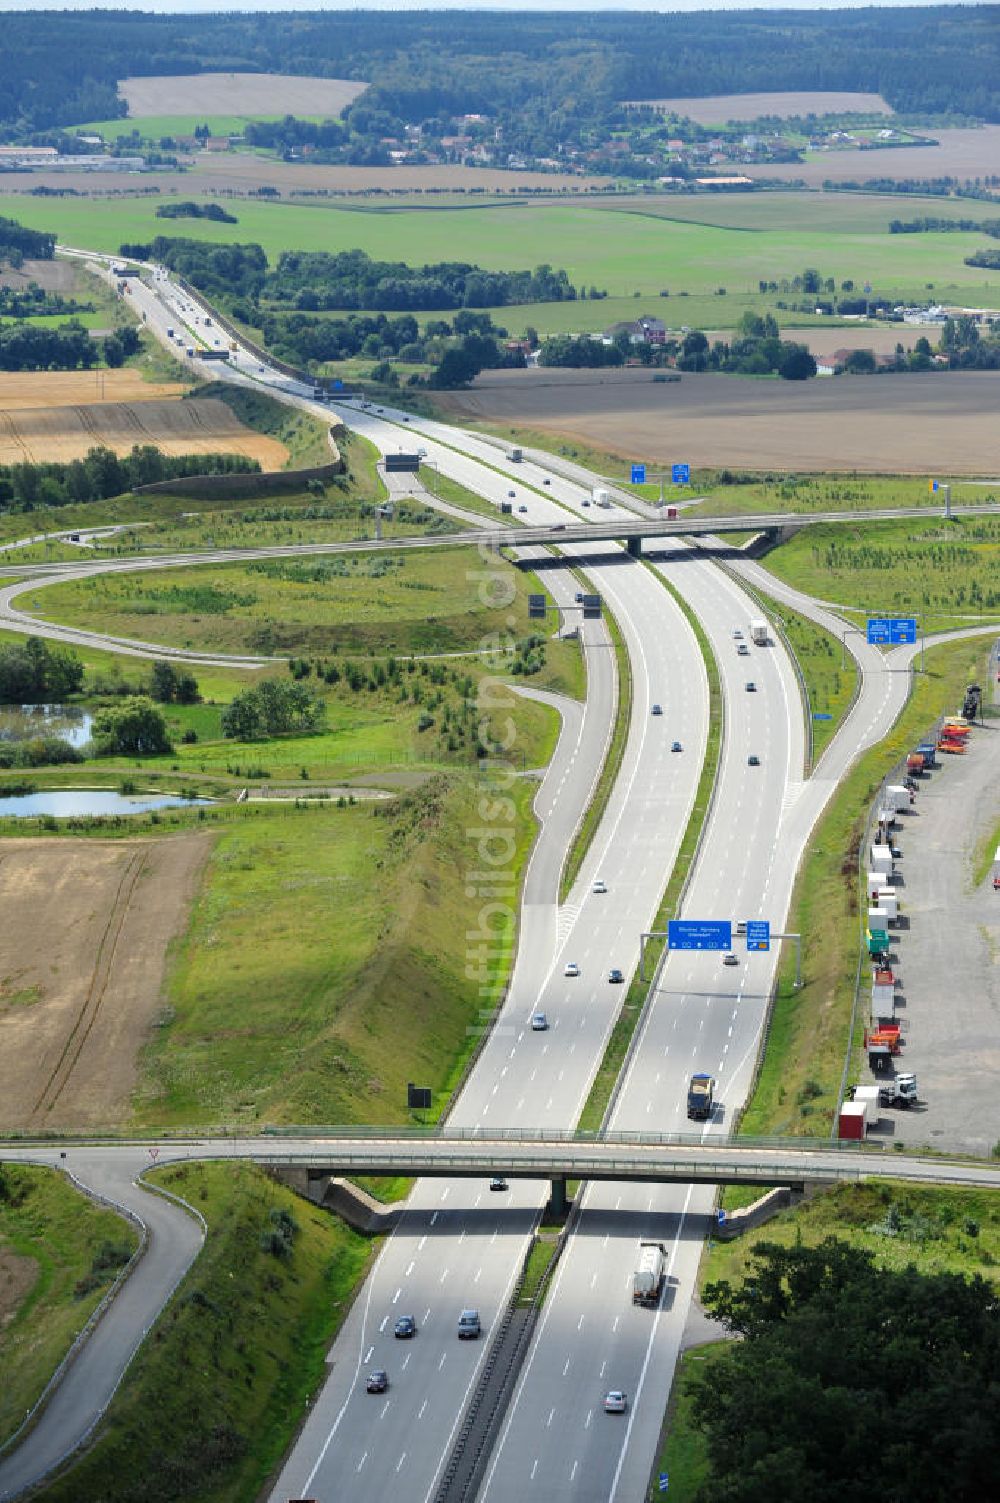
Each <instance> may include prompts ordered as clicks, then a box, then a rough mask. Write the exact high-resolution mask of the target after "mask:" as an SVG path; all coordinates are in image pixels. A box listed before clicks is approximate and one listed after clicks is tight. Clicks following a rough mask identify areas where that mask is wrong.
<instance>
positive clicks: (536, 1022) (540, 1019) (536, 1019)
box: [531, 1012, 549, 1033]
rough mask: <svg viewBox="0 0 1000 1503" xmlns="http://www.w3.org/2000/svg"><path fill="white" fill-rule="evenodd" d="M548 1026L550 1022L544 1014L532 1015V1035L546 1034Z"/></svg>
mask: <svg viewBox="0 0 1000 1503" xmlns="http://www.w3.org/2000/svg"><path fill="white" fill-rule="evenodd" d="M548 1026H549V1020H548V1018H547V1017H546V1016H545V1014H544V1013H543V1012H533V1013H532V1014H531V1031H532V1033H544V1032H545V1030H546V1029H547V1028H548Z"/></svg>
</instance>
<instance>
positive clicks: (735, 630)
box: [733, 626, 743, 642]
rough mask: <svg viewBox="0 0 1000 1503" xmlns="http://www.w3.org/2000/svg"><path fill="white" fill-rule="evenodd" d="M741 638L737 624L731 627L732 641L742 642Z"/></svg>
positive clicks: (741, 634)
mask: <svg viewBox="0 0 1000 1503" xmlns="http://www.w3.org/2000/svg"><path fill="white" fill-rule="evenodd" d="M742 640H743V633H742V632H741V631H740V629H739V627H738V626H734V627H733V641H734V642H742Z"/></svg>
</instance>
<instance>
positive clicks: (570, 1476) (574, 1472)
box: [569, 1461, 580, 1482]
mask: <svg viewBox="0 0 1000 1503" xmlns="http://www.w3.org/2000/svg"><path fill="white" fill-rule="evenodd" d="M579 1465H580V1463H579V1462H578V1461H574V1463H573V1470H572V1471H571V1472H570V1474H569V1480H570V1481H571V1482H572V1481H573V1478H574V1477H575V1476H576V1469H577V1467H578V1466H579Z"/></svg>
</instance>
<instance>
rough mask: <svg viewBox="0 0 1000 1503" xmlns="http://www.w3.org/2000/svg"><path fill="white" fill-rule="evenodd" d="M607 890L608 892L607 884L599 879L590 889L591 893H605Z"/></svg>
mask: <svg viewBox="0 0 1000 1503" xmlns="http://www.w3.org/2000/svg"><path fill="white" fill-rule="evenodd" d="M607 890H608V884H607V883H606V882H604V881H602V880H601V878H600V877H598V878H597V881H596V882H595V883H594V885H593V887H592V888H591V892H607Z"/></svg>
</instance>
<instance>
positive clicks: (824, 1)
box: [0, 0, 990, 15]
mask: <svg viewBox="0 0 1000 1503" xmlns="http://www.w3.org/2000/svg"><path fill="white" fill-rule="evenodd" d="M940 3H941V0H881V4H880V6H879V8H880V9H884V10H896V9H899V8H901V7H903V6H910V5H937V4H940ZM964 3H966V4H973V5H976V4H988V3H990V0H964ZM871 4H872V0H747V3H741V0H596V3H595V0H589V3H588V0H488V3H481V4H476V3H475V0H367V3H364V4H359V3H355V0H341V3H334V4H323V3H322V0H146V3H139V4H116V3H115V0H99V8H100V9H101V10H144V11H157V12H159V13H160V14H173V15H177V14H184V15H198V14H210V13H213V12H215V13H217V12H219V11H262V10H268V11H289V10H311V11H317V10H324V11H338V10H509V11H525V10H541V11H546V10H547V11H558V10H576V11H580V10H583V11H587V10H646V11H661V12H670V11H699V10H848V9H858V8H861V7H863V6H870V5H871ZM95 8H97V7H95V0H0V13H2V12H4V11H28V10H94V9H95Z"/></svg>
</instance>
